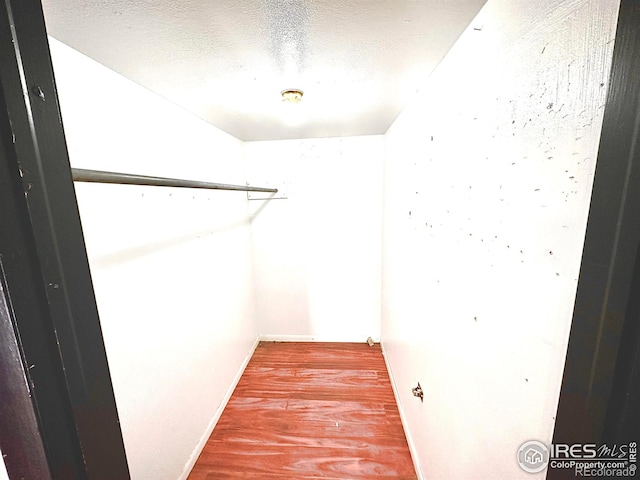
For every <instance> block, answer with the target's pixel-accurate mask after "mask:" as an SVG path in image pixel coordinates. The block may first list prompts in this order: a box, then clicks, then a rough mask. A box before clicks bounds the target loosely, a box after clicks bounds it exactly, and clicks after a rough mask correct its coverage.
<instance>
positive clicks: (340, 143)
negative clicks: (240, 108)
mask: <svg viewBox="0 0 640 480" xmlns="http://www.w3.org/2000/svg"><path fill="white" fill-rule="evenodd" d="M245 155H246V158H247V162H248V163H247V165H248V175H249V180H250V182H251V183H252V184H267V185H268V184H270V183H271V184H273V185H274V186H276V187H280V188H281V189H282V190H283V191H284V192H285V193H286V195H287V197H288V198H287V199H272V200H270V201H268V202H267V203H266V204H265V202H263V201H251V205H252V209H253V210H255V211H256V212H257V215H256V216H255V218H254V220H253V222H252V227H253V229H252V232H253V248H254V251H253V261H254V268H255V276H254V278H255V287H256V305H257V308H256V314H257V318H258V323H259V325H260V331H261V333H263V334H266V335H267V336H268V337H269V338H289V339H314V340H320V341H360V342H364V341H365V340H366V338H367V337H369V336H371V337H373V338H379V336H380V285H381V283H380V281H381V280H380V262H381V258H380V251H381V233H382V232H381V228H382V226H381V224H382V164H383V157H384V137H383V136H364V137H348V138H325V139H313V140H283V141H267V142H249V143H246V144H245ZM261 207H264V208H261Z"/></svg>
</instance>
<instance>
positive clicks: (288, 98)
mask: <svg viewBox="0 0 640 480" xmlns="http://www.w3.org/2000/svg"><path fill="white" fill-rule="evenodd" d="M280 93H281V95H282V101H283V102H287V103H300V100H302V96H303V95H304V93H303V92H302V90H297V89H288V90H283V91H282V92H280Z"/></svg>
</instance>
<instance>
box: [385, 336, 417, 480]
mask: <svg viewBox="0 0 640 480" xmlns="http://www.w3.org/2000/svg"><path fill="white" fill-rule="evenodd" d="M380 348H381V350H382V357H383V358H384V363H385V365H386V366H387V372H388V373H389V380H390V381H391V388H392V389H393V396H394V397H395V398H396V405H397V406H398V412H399V413H400V422H402V429H403V430H404V436H405V437H406V438H407V444H408V445H409V453H411V460H413V467H414V468H415V470H416V475H418V480H424V475H422V469H421V468H420V461H419V460H418V450H417V449H416V445H415V443H413V439H412V437H411V435H410V434H409V428H408V423H407V419H406V417H405V416H404V410H403V409H402V405H401V404H400V396H399V395H398V388H397V387H396V381H395V379H394V378H393V372H392V371H391V365H389V359H388V358H387V354H386V352H385V351H384V343H383V342H380Z"/></svg>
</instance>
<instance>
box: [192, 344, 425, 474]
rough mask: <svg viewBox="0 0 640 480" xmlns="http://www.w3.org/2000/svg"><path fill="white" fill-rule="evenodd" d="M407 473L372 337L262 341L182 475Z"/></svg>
mask: <svg viewBox="0 0 640 480" xmlns="http://www.w3.org/2000/svg"><path fill="white" fill-rule="evenodd" d="M229 478H238V479H249V478H250V479H264V480H270V479H279V480H295V479H320V478H322V479H325V480H326V479H334V480H338V479H339V480H346V479H364V478H371V479H395V480H399V479H403V480H409V479H416V478H417V477H416V474H415V470H414V468H413V463H412V462H411V456H410V454H409V448H408V446H407V441H406V438H405V436H404V431H403V429H402V425H401V423H400V416H399V414H398V408H397V406H396V403H395V398H394V396H393V391H392V389H391V384H390V382H389V376H388V374H387V370H386V367H385V363H384V359H383V358H382V353H381V351H380V346H379V345H374V346H373V347H370V346H369V345H367V344H366V343H362V344H356V343H274V342H261V343H260V344H259V345H258V347H257V348H256V351H255V353H254V355H253V357H252V358H251V360H250V362H249V364H248V365H247V368H246V370H245V372H244V374H243V376H242V378H241V379H240V382H239V383H238V386H237V387H236V389H235V391H234V392H233V395H232V397H231V400H230V401H229V403H228V404H227V407H226V408H225V410H224V412H223V413H222V416H221V417H220V420H219V422H218V424H217V425H216V427H215V429H214V431H213V433H212V434H211V437H210V438H209V440H208V441H207V444H206V446H205V448H204V450H203V452H202V454H201V455H200V457H199V458H198V461H197V462H196V465H195V466H194V468H193V470H192V472H191V474H190V476H189V480H214V479H215V480H218V479H229Z"/></svg>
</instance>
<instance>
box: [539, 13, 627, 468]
mask: <svg viewBox="0 0 640 480" xmlns="http://www.w3.org/2000/svg"><path fill="white" fill-rule="evenodd" d="M604 40H605V39H603V41H604ZM639 136H640V1H638V0H622V1H621V4H620V12H619V17H618V28H617V31H616V37H615V45H614V51H613V60H612V67H611V74H610V77H609V90H608V93H607V99H606V104H605V110H604V119H603V126H602V132H601V136H600V147H599V151H598V161H597V166H596V174H595V179H594V186H593V193H592V197H591V206H590V210H589V219H588V224H587V232H586V237H585V242H584V251H583V255H582V264H581V268H580V277H579V280H578V289H577V294H576V301H575V306H574V312H573V320H572V325H571V335H570V337H569V345H568V350H567V357H566V363H565V369H564V377H563V380H562V389H561V393H560V399H559V405H558V412H557V418H556V424H555V431H554V438H553V443H568V444H572V443H596V444H600V443H618V444H620V443H622V442H629V441H636V442H640V425H639V424H638V414H637V409H638V407H637V406H630V405H629V400H630V399H631V398H638V387H639V385H638V381H639V378H638V371H637V369H638V367H639V365H638V347H639V345H640V343H639V341H640V338H639V337H638V331H639V330H638V320H640V318H639V317H638V301H639V300H640V290H638V287H639V286H640V263H639V262H640V259H639V258H638V251H639V246H640V143H639V142H638V137H639ZM632 287H633V290H632ZM634 392H635V393H634ZM633 395H635V397H634V396H633ZM625 405H626V407H625ZM630 407H631V408H630ZM552 475H554V476H552ZM558 475H560V473H559V472H551V471H550V472H549V478H560V477H559V476H558Z"/></svg>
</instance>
